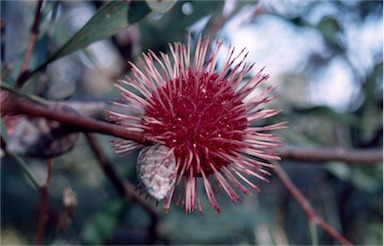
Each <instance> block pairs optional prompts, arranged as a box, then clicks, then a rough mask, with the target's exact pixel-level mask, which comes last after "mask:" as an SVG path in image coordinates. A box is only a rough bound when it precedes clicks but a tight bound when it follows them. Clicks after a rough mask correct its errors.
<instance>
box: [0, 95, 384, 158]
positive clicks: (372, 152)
mask: <svg viewBox="0 0 384 246" xmlns="http://www.w3.org/2000/svg"><path fill="white" fill-rule="evenodd" d="M9 99H10V100H5V101H4V102H3V103H2V107H1V112H2V113H3V114H6V113H8V114H26V115H29V116H34V117H44V118H47V119H50V120H56V121H58V122H61V123H64V124H67V125H69V126H72V127H73V130H74V131H82V132H96V133H101V134H106V135H110V136H114V137H118V138H123V139H129V140H133V141H136V142H139V143H142V144H146V145H148V144H152V143H153V142H152V141H151V140H150V139H148V138H146V137H145V136H144V135H143V134H142V133H139V132H132V131H128V130H126V129H125V128H124V127H121V126H119V125H116V124H110V123H107V122H104V121H99V120H95V119H92V118H89V117H85V116H79V115H74V114H70V113H68V112H63V111H52V110H50V109H47V108H46V107H44V106H40V105H37V104H35V103H33V102H31V101H29V100H26V99H24V100H20V98H17V97H16V98H9ZM276 152H277V153H278V154H279V155H280V156H281V158H282V159H283V160H295V161H303V162H304V161H305V162H316V161H318V162H324V161H331V160H339V161H345V162H347V163H355V164H376V163H377V162H381V161H383V150H382V149H360V150H357V149H354V150H346V149H342V148H319V147H316V148H303V147H283V148H278V149H276Z"/></svg>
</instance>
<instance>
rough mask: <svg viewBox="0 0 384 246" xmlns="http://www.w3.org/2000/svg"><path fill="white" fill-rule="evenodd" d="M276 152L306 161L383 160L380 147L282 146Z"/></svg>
mask: <svg viewBox="0 0 384 246" xmlns="http://www.w3.org/2000/svg"><path fill="white" fill-rule="evenodd" d="M276 152H277V153H278V154H279V155H280V156H281V157H282V159H283V160H295V161H306V162H323V161H330V160H337V161H345V162H348V163H354V164H376V163H377V162H380V161H383V150H382V149H360V150H358V149H354V150H346V149H344V148H340V147H339V148H337V147H336V148H331V147H326V148H321V147H314V148H304V147H294V146H288V147H282V148H278V149H277V150H276Z"/></svg>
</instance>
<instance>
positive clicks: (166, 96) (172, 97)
mask: <svg viewBox="0 0 384 246" xmlns="http://www.w3.org/2000/svg"><path fill="white" fill-rule="evenodd" d="M218 77H219V76H218V75H217V74H211V75H209V74H207V72H204V73H197V72H193V71H189V72H188V73H187V75H186V76H185V77H184V76H182V77H178V78H176V79H175V80H173V81H168V82H167V83H166V85H164V86H162V87H159V88H158V89H157V91H155V92H153V93H152V97H151V100H149V104H148V106H147V107H146V108H145V111H144V117H143V120H142V124H143V125H144V126H145V128H144V129H145V132H144V133H145V134H146V135H147V136H150V137H156V138H157V139H160V140H162V141H164V142H165V143H166V145H167V146H168V147H169V148H174V149H175V151H174V153H175V156H176V158H177V159H179V160H190V159H191V158H192V160H190V163H191V164H190V165H188V166H187V167H186V168H187V170H190V168H192V171H193V176H195V177H197V176H201V170H200V168H201V169H202V170H203V171H204V173H205V175H207V176H208V175H209V174H212V173H213V172H214V170H213V169H212V165H213V166H214V167H215V168H216V169H217V170H220V169H221V167H222V166H227V165H229V164H230V163H229V161H228V160H227V159H225V158H223V157H221V156H222V153H225V154H227V155H231V156H232V155H233V154H232V153H236V152H238V149H239V148H241V147H242V144H241V143H242V140H243V135H244V134H245V131H244V130H245V129H246V128H247V126H248V120H247V118H246V113H245V107H244V104H243V102H242V101H241V99H240V98H239V97H238V96H237V94H236V92H235V91H234V88H233V85H231V84H230V82H229V81H228V80H227V79H218ZM197 158H199V159H197ZM189 173H190V172H189V171H188V172H184V175H186V174H188V175H189Z"/></svg>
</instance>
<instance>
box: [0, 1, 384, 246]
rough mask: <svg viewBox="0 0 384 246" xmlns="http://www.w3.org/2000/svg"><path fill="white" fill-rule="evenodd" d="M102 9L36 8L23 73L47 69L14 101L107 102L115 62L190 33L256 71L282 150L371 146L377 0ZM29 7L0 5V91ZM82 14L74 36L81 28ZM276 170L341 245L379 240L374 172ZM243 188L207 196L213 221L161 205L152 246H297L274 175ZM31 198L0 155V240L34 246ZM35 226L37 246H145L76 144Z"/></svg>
mask: <svg viewBox="0 0 384 246" xmlns="http://www.w3.org/2000/svg"><path fill="white" fill-rule="evenodd" d="M105 3H106V2H102V1H45V2H44V5H43V9H42V10H43V12H42V19H41V21H40V33H39V38H38V41H37V43H36V47H35V50H34V53H33V57H32V60H31V62H30V65H29V68H31V71H33V70H34V69H36V68H38V67H39V65H41V64H43V63H44V61H47V64H49V65H48V66H47V69H46V71H45V73H44V76H46V77H45V80H44V79H42V76H43V75H41V74H38V73H33V74H32V75H33V76H31V77H30V78H29V81H28V84H27V85H26V86H25V87H23V91H24V92H27V93H32V94H37V95H39V96H42V97H44V98H47V99H49V100H74V101H80V102H98V101H107V100H113V99H114V98H116V97H117V96H118V93H117V91H116V89H115V88H114V87H113V84H114V83H115V82H116V81H117V79H119V78H124V76H125V75H127V74H128V73H129V69H130V68H129V65H128V63H127V61H128V60H129V61H132V62H137V61H138V57H139V56H140V55H141V53H142V52H146V51H147V50H148V49H151V50H153V51H155V53H157V52H160V51H162V52H168V43H169V42H179V41H181V42H185V41H186V38H187V33H188V32H189V33H191V35H192V38H193V41H196V37H197V36H198V34H199V33H203V34H204V35H209V36H210V37H211V38H212V39H216V38H219V39H222V40H224V42H225V45H226V46H229V45H230V44H233V45H235V46H236V47H237V48H238V50H240V49H242V48H243V47H246V48H247V50H248V51H250V54H249V56H248V59H249V62H252V63H253V62H256V65H255V69H254V71H253V72H254V73H256V72H258V69H261V68H262V67H264V66H266V70H265V71H266V72H268V73H270V74H271V78H270V80H269V83H270V84H273V85H277V86H278V93H279V94H280V97H279V99H278V100H276V101H275V102H274V103H273V105H271V106H274V107H279V108H282V109H283V110H284V111H283V113H281V114H280V115H279V116H278V117H276V118H275V119H273V121H274V122H278V121H289V129H287V130H284V131H279V132H278V133H277V134H278V135H279V136H281V137H283V138H284V139H285V140H284V144H286V145H296V146H328V147H345V148H382V144H383V143H382V135H383V122H382V119H383V3H382V1H304V2H298V1H289V0H287V1H269V0H265V1H231V0H227V1H177V2H176V3H175V4H174V5H173V6H171V7H172V8H171V9H169V10H168V9H167V6H165V8H164V6H162V5H156V3H155V2H152V3H151V4H147V3H146V2H144V1H142V2H132V3H131V6H130V7H129V8H128V5H127V3H125V2H115V3H114V4H115V5H114V8H111V9H110V10H108V11H110V12H106V13H103V15H100V11H99V12H98V10H100V8H101V7H102V6H103V5H104V4H105ZM167 4H170V2H165V5H167ZM35 7H36V1H1V20H2V36H1V41H2V53H1V58H2V64H1V66H2V78H3V80H4V81H6V82H8V83H11V84H14V83H15V80H16V78H17V73H18V71H19V68H20V64H21V61H22V57H23V55H24V51H25V47H26V44H27V41H28V38H29V36H30V27H31V23H32V21H33V18H34V9H35ZM55 8H56V10H57V11H56V13H55V15H56V18H55V19H54V22H52V24H50V23H51V19H52V15H53V14H54V12H55V11H54V9H55ZM98 14H99V15H98ZM92 16H95V17H94V19H93V22H90V24H88V26H87V28H88V29H86V28H83V29H81V28H82V27H83V26H84V25H85V24H86V23H87V21H88V20H90V19H91V18H92ZM97 16H98V17H97ZM96 17H97V18H98V19H97V18H96ZM95 18H96V19H95ZM80 29H81V30H80ZM79 30H80V31H79ZM77 32H78V33H77ZM76 33H77V34H76ZM112 34H115V35H113V36H111V35H112ZM74 35H75V37H76V38H72V39H70V38H71V37H73V36H74ZM105 38H106V39H105ZM99 39H102V40H101V41H98V40H99ZM68 40H70V41H69V43H68V42H67V41H68ZM66 42H67V43H66ZM64 44H66V45H65V46H63V45H64ZM88 44H91V45H88ZM63 47H64V48H63ZM76 50H77V51H76ZM57 51H59V52H57ZM74 51H76V52H74ZM55 52H56V53H55ZM50 57H52V58H51V59H49V58H50ZM264 123H268V122H261V124H264ZM110 139H111V137H109V136H98V140H99V142H100V143H101V144H102V146H103V150H104V152H105V153H106V154H107V157H108V159H109V160H111V162H112V163H113V165H114V167H115V168H116V169H117V170H118V173H119V174H120V175H121V176H122V177H124V179H126V180H129V181H130V182H132V183H133V184H137V178H136V171H135V163H136V160H135V158H136V156H137V152H134V153H132V154H131V155H129V156H127V157H124V158H121V157H119V156H117V155H115V154H113V151H112V149H111V144H110V143H109V140H110ZM28 165H29V167H30V169H31V170H32V171H33V173H34V174H35V175H36V176H37V177H38V178H39V179H40V180H44V177H45V173H46V162H45V161H42V160H38V159H28ZM281 165H282V166H283V168H284V169H285V170H286V171H287V172H288V173H289V176H290V177H291V179H292V180H293V182H294V183H295V184H296V185H297V186H298V188H299V189H300V190H301V191H302V192H303V193H304V195H305V196H306V197H307V198H308V199H309V200H310V201H311V203H312V204H313V206H314V208H315V209H316V211H317V212H318V213H319V214H320V215H322V216H323V217H324V219H325V220H327V221H328V222H329V223H330V224H331V225H332V226H333V227H334V228H335V229H337V230H338V231H339V232H341V233H342V234H343V235H345V236H346V238H348V239H349V240H350V241H352V242H353V243H355V244H359V245H382V244H383V167H382V163H373V164H372V165H350V164H348V163H343V162H340V161H330V162H327V163H303V162H296V161H284V160H283V161H282V162H281ZM255 182H256V183H257V184H258V185H259V186H260V188H261V190H262V192H261V193H256V192H255V193H254V194H253V196H250V197H244V199H243V202H242V203H241V204H238V205H237V206H234V205H233V204H232V203H231V202H230V200H229V199H227V197H225V195H222V196H219V198H218V199H219V200H220V204H221V205H222V214H220V215H218V214H216V213H215V212H214V211H212V210H211V209H210V208H209V205H208V203H207V201H206V200H205V198H204V196H203V197H202V198H203V201H202V203H203V212H204V214H203V216H200V215H199V214H189V215H186V214H185V212H184V210H183V209H182V208H171V210H170V212H169V213H168V214H165V215H163V216H162V217H161V219H160V221H159V225H158V233H159V237H158V238H157V239H156V243H157V244H251V245H254V244H257V245H273V244H294V245H298V244H310V243H311V235H310V231H309V226H308V223H307V220H306V217H305V214H304V213H303V211H302V209H301V208H300V206H299V205H298V204H297V202H296V201H295V200H294V199H293V198H292V196H291V195H290V194H289V193H288V191H287V190H286V188H285V187H284V186H283V185H282V184H281V182H280V181H279V179H278V178H277V177H276V176H275V175H274V174H273V175H272V177H271V179H270V183H269V184H266V183H262V182H260V181H255ZM65 187H70V188H71V189H72V190H73V191H74V192H75V194H76V196H77V199H78V207H77V209H76V212H75V216H74V219H73V221H72V223H71V224H70V226H69V227H68V228H67V229H66V230H65V231H64V232H62V233H57V231H56V229H57V223H58V218H59V214H60V212H61V211H62V209H63V205H62V201H61V199H62V194H63V190H64V188H65ZM39 197H40V195H39V191H38V190H36V189H35V188H34V187H33V186H32V184H31V182H30V181H29V180H28V179H27V178H26V176H25V174H24V173H23V171H22V170H20V168H19V166H18V165H15V161H14V160H13V159H12V158H9V157H7V156H5V157H3V158H2V160H1V244H31V243H33V242H34V240H35V237H36V232H37V219H38V209H39ZM149 202H150V203H152V204H153V205H154V204H155V202H154V201H153V200H152V201H149ZM158 210H159V211H161V203H160V205H159V206H158ZM48 216H49V217H48V221H47V227H46V233H45V239H44V243H52V244H145V243H146V242H147V237H148V236H149V234H148V230H149V227H150V223H151V220H150V217H149V215H148V214H147V213H146V212H145V211H144V210H143V209H142V208H141V207H140V206H138V205H137V204H135V203H126V202H125V201H124V200H123V199H122V198H121V197H120V196H119V194H118V193H117V192H116V190H115V188H114V187H113V186H112V184H111V182H110V181H109V180H108V179H107V178H106V177H105V175H104V174H103V171H102V170H101V169H100V167H99V165H98V163H97V159H96V158H95V156H94V155H93V153H92V152H91V150H90V148H89V146H88V144H87V142H86V141H85V138H84V137H83V136H81V137H80V138H79V140H78V141H77V143H76V146H75V148H74V149H73V150H72V151H71V152H70V153H68V154H65V155H63V156H61V157H59V158H56V159H55V163H54V168H53V174H52V181H51V184H50V186H49V200H48ZM317 233H318V235H317V236H318V242H319V244H335V242H334V240H333V239H332V238H330V236H329V235H327V234H326V233H325V232H324V231H322V230H321V229H318V230H317Z"/></svg>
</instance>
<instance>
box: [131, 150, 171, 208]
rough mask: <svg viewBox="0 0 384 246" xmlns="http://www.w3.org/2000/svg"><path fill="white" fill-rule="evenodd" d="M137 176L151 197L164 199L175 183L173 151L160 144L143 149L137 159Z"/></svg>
mask: <svg viewBox="0 0 384 246" xmlns="http://www.w3.org/2000/svg"><path fill="white" fill-rule="evenodd" d="M137 176H138V178H139V180H140V182H141V184H142V186H143V187H144V188H145V189H146V190H147V192H148V193H149V194H150V195H151V196H153V197H154V198H156V200H158V201H159V200H162V199H164V198H165V197H166V196H167V194H168V192H169V191H170V190H171V189H172V188H173V186H174V185H175V182H176V158H175V155H174V154H173V151H171V149H169V148H168V147H167V146H164V145H161V144H155V145H151V146H148V147H145V148H143V149H142V150H141V151H140V153H139V156H138V157H137Z"/></svg>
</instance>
